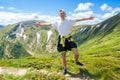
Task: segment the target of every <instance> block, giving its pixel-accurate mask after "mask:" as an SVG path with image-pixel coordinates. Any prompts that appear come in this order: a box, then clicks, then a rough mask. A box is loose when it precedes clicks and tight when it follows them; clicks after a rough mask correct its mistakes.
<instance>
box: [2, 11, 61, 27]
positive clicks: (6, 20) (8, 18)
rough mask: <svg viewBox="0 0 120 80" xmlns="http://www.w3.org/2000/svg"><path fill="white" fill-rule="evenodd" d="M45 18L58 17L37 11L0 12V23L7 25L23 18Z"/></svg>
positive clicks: (55, 18) (54, 19) (54, 18)
mask: <svg viewBox="0 0 120 80" xmlns="http://www.w3.org/2000/svg"><path fill="white" fill-rule="evenodd" d="M38 19H39V20H45V21H48V22H50V21H56V20H58V19H59V18H58V17H56V16H49V15H40V14H39V13H15V12H5V11H1V12H0V24H2V25H8V24H13V23H16V22H19V21H25V20H38Z"/></svg>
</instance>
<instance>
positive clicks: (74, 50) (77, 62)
mask: <svg viewBox="0 0 120 80" xmlns="http://www.w3.org/2000/svg"><path fill="white" fill-rule="evenodd" d="M72 51H73V53H74V59H75V63H76V64H78V65H80V66H83V64H82V63H81V62H79V60H78V58H79V53H78V50H77V48H73V49H72Z"/></svg>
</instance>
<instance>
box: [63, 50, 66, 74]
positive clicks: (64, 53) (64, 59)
mask: <svg viewBox="0 0 120 80" xmlns="http://www.w3.org/2000/svg"><path fill="white" fill-rule="evenodd" d="M62 64H63V67H64V70H63V74H66V73H67V68H66V52H62Z"/></svg>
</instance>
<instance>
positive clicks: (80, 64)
mask: <svg viewBox="0 0 120 80" xmlns="http://www.w3.org/2000/svg"><path fill="white" fill-rule="evenodd" d="M75 64H77V65H79V66H84V64H83V63H81V62H79V61H76V62H75Z"/></svg>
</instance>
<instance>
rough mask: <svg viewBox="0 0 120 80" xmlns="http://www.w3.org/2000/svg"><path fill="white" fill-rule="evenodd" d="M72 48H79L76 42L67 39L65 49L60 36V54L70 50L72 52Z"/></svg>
mask: <svg viewBox="0 0 120 80" xmlns="http://www.w3.org/2000/svg"><path fill="white" fill-rule="evenodd" d="M70 37H72V36H70ZM72 48H77V45H76V43H75V42H74V41H70V39H69V38H65V47H63V46H62V44H61V39H60V36H59V38H58V45H57V50H58V52H62V51H68V50H69V51H71V49H72Z"/></svg>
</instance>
